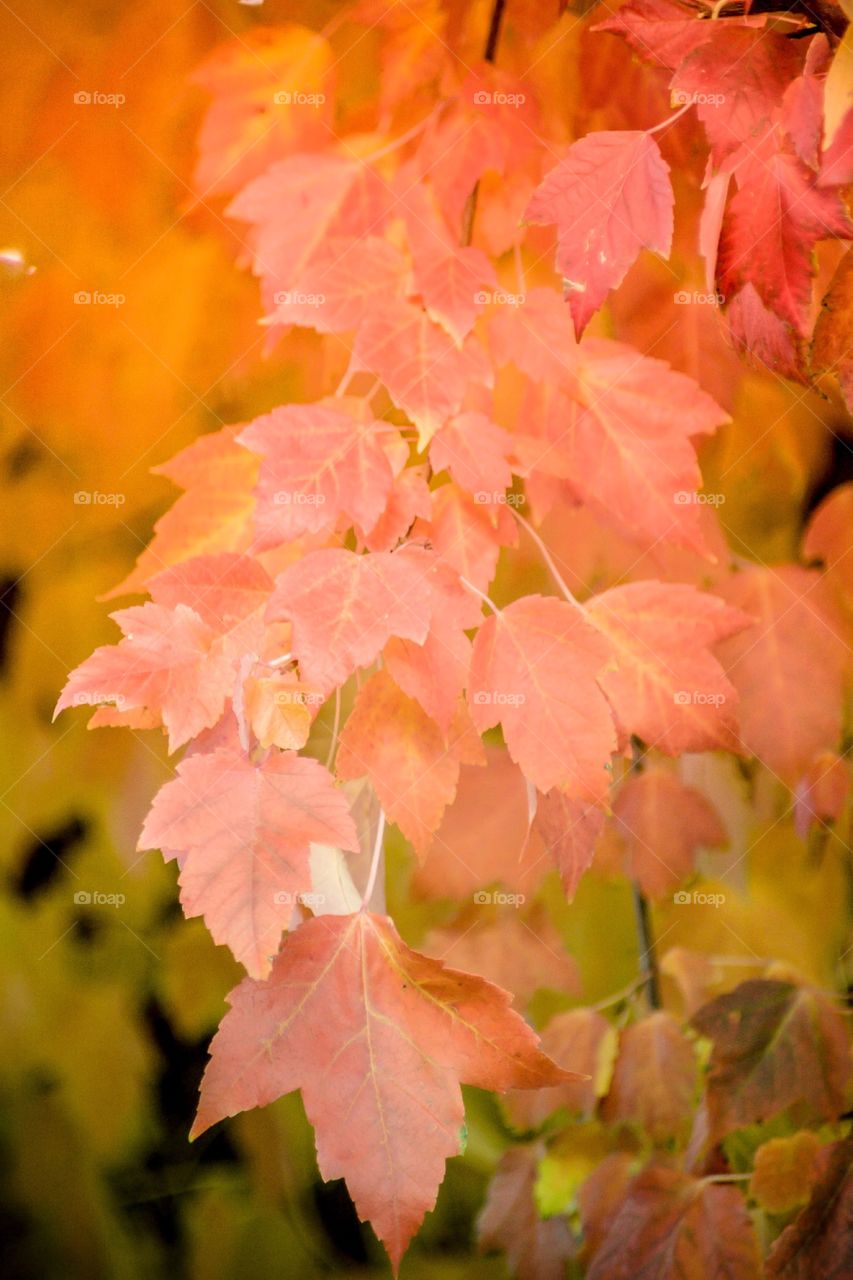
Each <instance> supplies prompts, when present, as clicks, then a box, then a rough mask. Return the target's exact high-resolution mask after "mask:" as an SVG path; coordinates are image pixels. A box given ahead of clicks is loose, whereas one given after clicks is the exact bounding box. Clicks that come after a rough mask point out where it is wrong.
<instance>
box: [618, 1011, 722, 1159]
mask: <svg viewBox="0 0 853 1280" xmlns="http://www.w3.org/2000/svg"><path fill="white" fill-rule="evenodd" d="M698 1075H699V1072H698V1063H697V1060H696V1054H695V1051H694V1049H693V1046H692V1044H691V1043H690V1041H689V1040H688V1039H687V1037H686V1036H685V1035H684V1033H683V1031H682V1030H681V1028H680V1027H679V1025H678V1023H677V1022H676V1020H675V1018H673V1016H672V1014H670V1013H666V1012H665V1011H664V1010H662V1009H660V1010H657V1011H656V1012H654V1013H651V1014H650V1015H649V1016H648V1017H647V1018H643V1019H641V1021H639V1022H635V1023H633V1024H632V1025H631V1026H629V1027H626V1028H625V1030H624V1031H623V1032H622V1035H621V1036H620V1039H619V1051H618V1054H617V1055H616V1063H615V1066H614V1069H613V1078H612V1080H611V1082H610V1089H609V1092H608V1094H607V1097H606V1098H605V1099H604V1103H603V1105H602V1115H603V1117H604V1119H605V1120H610V1121H617V1120H623V1121H626V1120H627V1121H630V1122H633V1123H634V1124H636V1125H637V1126H638V1127H639V1128H640V1129H642V1130H643V1131H645V1132H646V1133H648V1135H649V1137H650V1138H651V1139H652V1141H653V1142H655V1143H666V1142H668V1141H670V1140H671V1139H675V1140H676V1141H677V1142H679V1143H683V1142H684V1141H686V1139H687V1136H688V1134H689V1132H690V1126H691V1123H692V1120H693V1108H694V1103H695V1098H696V1094H697V1088H698Z"/></svg>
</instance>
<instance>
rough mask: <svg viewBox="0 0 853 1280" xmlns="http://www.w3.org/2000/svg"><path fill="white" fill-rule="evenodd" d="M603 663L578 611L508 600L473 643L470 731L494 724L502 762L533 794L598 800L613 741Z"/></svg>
mask: <svg viewBox="0 0 853 1280" xmlns="http://www.w3.org/2000/svg"><path fill="white" fill-rule="evenodd" d="M610 658H611V650H610V646H609V645H608V644H607V642H606V641H605V639H604V637H603V636H601V635H600V634H598V633H597V632H596V631H595V630H594V629H593V628H592V627H591V626H590V625H589V623H588V622H587V621H586V620H585V618H584V615H583V612H582V611H581V610H580V609H578V608H576V607H574V608H573V607H572V605H570V604H567V603H565V602H564V601H562V600H556V599H554V598H553V597H546V596H537V595H531V596H525V597H523V598H522V599H520V600H515V601H514V602H513V603H512V604H510V605H507V607H506V608H505V609H503V610H501V612H500V613H498V614H496V615H493V616H492V617H490V618H487V619H486V621H485V622H484V623H483V625H482V626H481V627H480V630H479V631H478V633H477V637H476V639H475V640H474V653H473V657H472V661H471V676H470V680H469V684H468V702H469V706H470V707H471V715H472V717H473V720H474V723H475V725H476V726H477V728H478V730H479V731H480V732H481V733H484V732H485V731H486V730H487V729H491V728H493V727H494V726H495V725H496V724H498V723H500V724H501V726H502V728H503V732H504V738H505V740H506V745H507V750H508V751H509V754H510V755H511V756H512V758H513V760H515V762H516V763H517V764H518V765H519V767H520V768H521V770H522V772H523V773H524V775H525V777H527V778H528V779H529V780H530V781H531V782H532V783H533V785H534V786H535V787H537V788H538V789H539V790H540V791H549V790H550V789H551V788H552V787H560V788H561V789H564V790H565V791H566V792H568V793H569V794H571V795H573V796H576V797H577V798H579V799H586V800H591V801H594V800H600V799H602V798H603V796H604V795H605V794H606V791H607V786H608V782H609V775H608V773H607V766H608V764H609V762H610V756H611V754H612V752H613V751H614V750H615V748H616V735H615V733H614V729H613V720H612V718H611V715H610V709H609V707H608V705H607V703H606V701H605V699H604V696H603V695H602V693H601V691H600V690H599V687H598V684H597V683H596V677H597V676H598V675H599V674H600V673H601V671H602V669H603V668H604V667H605V665H606V664H607V663H608V662H609V661H610Z"/></svg>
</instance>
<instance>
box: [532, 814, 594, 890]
mask: <svg viewBox="0 0 853 1280" xmlns="http://www.w3.org/2000/svg"><path fill="white" fill-rule="evenodd" d="M603 827H604V810H603V809H601V808H600V807H599V806H598V805H595V804H588V803H586V802H585V801H584V800H577V799H575V798H573V797H572V796H569V795H565V794H564V793H563V792H562V791H558V790H556V789H555V790H553V791H549V792H547V793H546V794H545V795H540V796H539V797H538V800H537V804H536V814H535V816H534V819H533V830H534V831H536V832H538V834H539V835H540V836H541V837H542V841H543V844H544V845H545V848H546V850H547V852H548V853H549V854H550V856H551V857H552V858H553V860H554V862H555V863H556V864H557V868H558V870H559V872H560V878H561V880H562V882H563V889H564V890H565V894H566V898H567V899H568V900H569V901H570V902H571V900H572V898H574V896H575V894H576V892H577V888H578V885H579V884H580V881H581V878H582V876H583V874H584V872H585V871H587V870H588V869H589V868H590V866H591V865H592V859H593V856H594V854H595V844H596V841H597V840H598V837H599V836H600V835H601V831H602V829H603Z"/></svg>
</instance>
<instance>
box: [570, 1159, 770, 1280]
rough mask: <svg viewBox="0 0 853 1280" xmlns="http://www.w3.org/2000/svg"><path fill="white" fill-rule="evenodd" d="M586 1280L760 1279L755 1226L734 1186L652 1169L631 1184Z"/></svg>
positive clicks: (661, 1167)
mask: <svg viewBox="0 0 853 1280" xmlns="http://www.w3.org/2000/svg"><path fill="white" fill-rule="evenodd" d="M587 1275H588V1277H589V1280H680V1277H681V1276H688V1275H696V1276H708V1277H710V1276H726V1277H727V1278H730V1280H759V1277H760V1275H761V1254H760V1252H759V1249H758V1241H757V1239H756V1235H755V1228H754V1226H753V1224H752V1222H751V1220H750V1217H749V1214H748V1213H747V1210H746V1204H745V1203H744V1199H743V1196H742V1195H741V1194H740V1192H739V1191H738V1190H737V1188H736V1187H727V1186H720V1185H717V1184H714V1183H712V1182H708V1181H705V1180H701V1179H698V1178H693V1177H691V1176H690V1175H689V1174H686V1173H682V1172H681V1171H680V1170H678V1169H674V1168H669V1167H668V1166H667V1165H665V1164H655V1163H652V1164H650V1165H647V1166H646V1168H645V1169H643V1170H641V1172H640V1173H638V1174H637V1176H636V1177H635V1178H634V1180H633V1182H632V1183H631V1184H630V1186H629V1187H628V1190H627V1193H626V1194H625V1196H624V1199H623V1200H622V1201H621V1203H620V1204H619V1205H618V1207H617V1208H616V1211H615V1213H614V1215H613V1217H612V1219H611V1221H610V1223H609V1225H608V1227H607V1228H606V1229H605V1235H604V1239H603V1241H602V1243H601V1245H600V1247H599V1248H598V1249H597V1250H596V1252H595V1254H594V1256H593V1259H592V1264H591V1266H590V1268H589V1271H588V1272H587Z"/></svg>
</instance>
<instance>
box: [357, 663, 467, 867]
mask: <svg viewBox="0 0 853 1280" xmlns="http://www.w3.org/2000/svg"><path fill="white" fill-rule="evenodd" d="M460 709H461V710H462V712H463V713H464V704H460ZM481 751H482V747H481V744H480V740H479V738H478V737H477V736H476V734H475V733H474V732H473V729H472V728H471V725H470V721H468V716H467V713H465V714H464V718H460V717H457V721H456V725H455V726H454V727H453V728H452V729H451V730H450V732H449V733H448V734H445V733H443V732H442V730H441V729H440V728H439V726H438V725H437V724H436V723H435V721H434V720H431V719H430V718H429V716H428V715H427V714H426V712H425V711H424V710H423V708H422V707H421V706H420V704H419V703H417V702H415V701H414V699H412V698H409V697H407V696H406V694H405V693H403V691H402V690H401V689H400V688H399V687H398V686H397V685H396V684H395V683H394V681H393V680H392V679H391V677H390V675H389V674H388V673H387V671H380V672H378V673H377V674H376V675H374V676H371V677H370V679H369V680H368V682H367V684H365V685H364V687H363V688H362V689H361V691H360V692H359V695H358V697H357V698H356V701H355V706H354V707H353V709H352V711H351V712H350V715H349V718H348V720H347V722H346V724H345V725H344V729H343V732H342V734H341V740H340V746H339V748H338V754H337V758H336V769H337V772H338V775H339V777H341V778H350V779H351V778H361V777H363V776H364V775H367V777H369V778H370V781H371V782H372V783H373V786H374V788H375V790H376V794H377V795H378V796H379V799H380V801H381V803H382V807H383V808H384V810H385V812H386V813H387V815H388V817H389V818H390V820H391V821H392V822H396V824H397V826H398V827H399V828H400V830H401V831H402V832H403V834H404V835H405V836H406V838H407V839H409V840H411V842H412V844H413V845H414V847H415V850H416V851H417V852H418V853H421V854H422V853H425V852H426V850H427V848H428V847H429V843H430V840H431V838H432V835H433V833H434V832H435V830H436V828H437V827H438V825H439V823H440V822H441V816H442V814H443V813H444V810H445V809H446V807H447V805H448V804H450V802H451V801H452V799H453V797H454V796H455V794H456V783H457V781H458V779H459V766H460V763H461V762H462V761H463V760H465V762H466V763H468V764H475V763H477V759H478V757H479V755H480V752H481Z"/></svg>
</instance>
